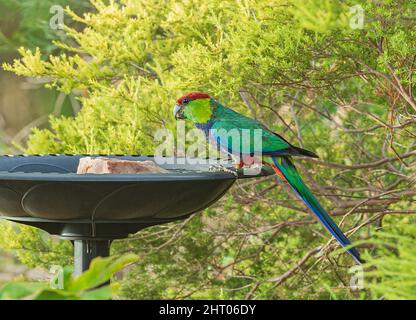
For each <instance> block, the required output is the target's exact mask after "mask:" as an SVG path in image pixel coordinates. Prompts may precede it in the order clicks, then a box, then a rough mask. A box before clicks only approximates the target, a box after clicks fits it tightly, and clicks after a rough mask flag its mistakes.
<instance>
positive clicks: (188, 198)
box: [0, 155, 272, 274]
mask: <svg viewBox="0 0 416 320" xmlns="http://www.w3.org/2000/svg"><path fill="white" fill-rule="evenodd" d="M85 156H87V155H31V156H26V155H16V156H0V218H2V219H6V220H10V221H14V222H17V223H22V224H26V225H30V226H33V227H37V228H40V229H43V230H45V231H47V232H48V233H50V234H53V235H59V236H60V237H61V238H63V239H68V240H71V241H72V242H73V244H74V261H75V273H76V274H79V273H81V272H83V271H84V270H86V269H88V267H89V264H90V262H91V260H92V259H93V258H95V257H97V256H108V255H109V246H110V244H111V241H112V240H114V239H121V238H126V237H127V236H128V235H129V234H131V233H135V232H137V231H139V230H141V229H143V228H146V227H149V226H153V225H158V224H163V223H167V222H171V221H176V220H180V219H185V218H187V217H189V216H190V215H191V214H193V213H195V212H198V211H200V210H202V209H205V208H207V207H209V206H210V205H212V204H214V203H215V202H216V201H217V200H219V199H220V198H221V197H222V196H223V195H224V194H225V193H226V191H227V190H228V189H229V188H230V187H231V186H232V184H233V183H234V182H235V180H236V179H238V178H244V177H258V176H263V175H269V174H271V173H272V171H269V170H265V169H262V171H261V172H260V173H259V174H257V175H251V176H243V175H242V174H239V176H238V177H237V176H235V175H233V174H232V173H229V172H223V171H220V172H212V171H209V167H210V165H209V164H204V165H189V164H180V163H181V161H178V160H179V159H180V158H171V159H172V160H173V163H174V164H165V165H161V167H163V168H165V169H167V170H168V171H169V172H168V173H148V174H101V175H97V174H85V175H78V174H76V171H77V167H78V162H79V159H80V158H81V157H85ZM103 156H105V157H111V158H117V159H123V160H141V161H143V160H152V159H153V157H152V156H108V155H103ZM182 160H183V158H182ZM229 166H231V163H230V165H229Z"/></svg>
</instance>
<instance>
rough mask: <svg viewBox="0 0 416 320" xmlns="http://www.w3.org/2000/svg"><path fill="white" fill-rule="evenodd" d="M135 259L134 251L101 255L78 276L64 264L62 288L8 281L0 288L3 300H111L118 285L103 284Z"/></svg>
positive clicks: (38, 283)
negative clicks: (104, 256) (131, 252)
mask: <svg viewBox="0 0 416 320" xmlns="http://www.w3.org/2000/svg"><path fill="white" fill-rule="evenodd" d="M136 260H137V257H136V256H135V255H132V254H128V255H124V256H121V257H118V258H115V257H107V258H101V257H98V258H95V259H94V260H93V261H92V262H91V266H90V268H89V269H88V270H87V271H85V272H84V273H83V274H81V275H79V276H77V277H73V276H72V273H73V269H72V267H65V268H64V269H63V286H64V287H63V288H62V289H54V288H52V287H51V285H50V284H49V283H44V282H23V281H12V282H8V283H7V284H5V285H4V286H3V287H1V288H0V300H8V299H14V300H15V299H24V300H109V299H111V298H112V297H113V296H114V295H115V294H116V292H117V287H118V286H117V285H116V284H112V285H103V286H100V285H102V284H104V283H106V282H107V281H109V280H110V278H111V276H112V275H113V274H114V273H116V272H118V271H120V270H122V269H123V268H124V267H125V266H127V265H128V264H131V263H132V262H135V261H136ZM98 286H100V287H98Z"/></svg>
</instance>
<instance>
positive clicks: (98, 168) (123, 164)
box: [77, 157, 168, 174]
mask: <svg viewBox="0 0 416 320" xmlns="http://www.w3.org/2000/svg"><path fill="white" fill-rule="evenodd" d="M167 172H168V171H167V170H165V169H163V168H161V167H159V166H158V165H157V164H156V163H154V162H153V161H151V160H145V161H130V160H119V159H114V158H105V157H96V158H93V157H84V158H81V159H79V164H78V170H77V174H88V173H94V174H117V173H118V174H120V173H133V174H136V173H137V174H140V173H167Z"/></svg>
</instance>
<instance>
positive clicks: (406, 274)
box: [0, 0, 416, 299]
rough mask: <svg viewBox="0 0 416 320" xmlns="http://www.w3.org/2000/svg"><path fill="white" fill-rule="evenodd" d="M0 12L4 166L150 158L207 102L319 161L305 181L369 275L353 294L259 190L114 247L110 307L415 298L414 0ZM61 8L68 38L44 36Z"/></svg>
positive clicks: (60, 248) (28, 233) (47, 248)
mask: <svg viewBox="0 0 416 320" xmlns="http://www.w3.org/2000/svg"><path fill="white" fill-rule="evenodd" d="M1 3H2V6H5V7H6V8H7V10H8V11H9V12H10V13H14V17H15V18H12V16H13V15H12V14H10V15H7V16H6V17H4V18H1V19H2V20H0V27H1V29H0V30H1V32H2V35H1V36H0V37H1V41H2V42H1V46H0V48H1V50H2V51H1V52H2V61H3V62H5V63H4V64H3V68H4V69H5V70H7V71H12V72H5V71H3V72H2V73H1V74H0V75H1V81H2V82H4V85H3V86H1V88H0V90H1V92H0V96H1V101H0V103H1V104H0V132H1V137H2V138H1V141H2V148H3V149H2V152H21V151H22V150H23V151H24V152H29V153H144V154H150V153H152V152H153V150H154V147H155V141H154V139H153V132H154V131H155V130H156V129H158V128H168V129H173V130H174V129H175V126H176V123H175V121H174V119H172V118H171V117H170V114H171V108H172V105H173V102H174V101H175V100H176V98H177V97H178V96H180V95H181V94H182V93H183V92H186V91H196V90H202V91H207V92H210V93H211V94H212V95H213V96H215V97H216V98H218V100H219V101H221V102H223V103H224V104H226V105H228V106H231V107H233V108H235V109H236V110H239V111H240V112H243V113H245V114H247V115H249V116H252V117H255V118H257V119H259V120H260V121H262V122H264V123H265V124H266V125H267V126H268V127H270V128H271V129H273V130H274V131H276V132H278V133H281V134H282V135H284V136H285V137H286V138H287V139H288V140H290V141H291V142H292V143H294V144H297V145H299V146H302V147H304V148H306V149H309V150H312V151H315V152H316V153H317V154H318V155H319V156H320V160H314V159H299V160H298V161H297V163H298V166H299V169H300V171H302V173H303V175H304V176H305V179H306V181H307V182H308V183H309V184H310V185H311V187H312V189H313V191H314V193H316V194H317V195H319V199H320V201H322V203H323V204H324V205H325V207H326V208H328V211H329V212H331V213H332V214H333V215H334V218H335V219H336V220H337V222H338V223H340V224H341V225H342V228H343V229H345V230H348V233H349V234H350V236H351V238H352V239H353V240H354V241H355V242H356V243H358V244H359V246H360V249H361V251H363V252H364V258H366V259H367V261H368V264H367V265H366V271H365V273H364V276H365V277H364V288H361V289H359V290H354V288H352V287H351V286H350V281H351V279H352V275H351V269H350V267H351V266H352V265H353V264H352V261H351V259H350V257H349V256H348V255H346V254H345V253H344V252H343V250H339V248H337V245H336V244H335V243H334V242H332V241H331V239H330V238H329V237H328V235H327V234H325V233H324V232H323V230H322V228H321V226H320V225H318V224H316V223H315V221H314V220H312V219H311V218H310V216H309V215H308V211H307V209H306V208H304V207H303V206H302V205H301V204H300V203H298V202H297V200H296V199H295V198H294V197H292V196H291V194H290V193H289V194H288V193H287V191H288V190H287V186H286V185H285V184H283V183H281V182H280V181H279V180H278V179H276V177H267V178H262V179H260V180H258V181H255V182H253V181H249V182H242V183H238V184H237V185H236V186H235V187H234V188H233V190H232V191H231V192H230V193H229V194H228V195H227V196H226V197H224V198H223V199H222V200H221V201H220V202H219V203H218V204H216V205H215V206H214V207H212V208H210V209H207V210H205V211H204V212H203V213H202V214H198V215H195V216H193V217H191V218H189V219H187V220H185V221H184V222H180V223H176V224H168V225H163V226H158V227H152V228H148V229H146V230H144V231H142V232H140V233H138V234H136V235H134V236H132V237H131V238H130V239H128V240H120V241H116V242H115V243H114V244H113V246H112V251H113V253H114V254H121V253H125V252H134V253H135V254H137V255H138V256H139V260H138V262H136V263H135V264H133V265H132V266H129V268H127V269H126V270H125V271H124V272H123V277H121V279H120V281H121V283H122V293H121V297H122V298H190V299H195V298H208V299H209V298H220V299H221V298H224V299H225V298H231V299H233V298H236V299H237V298H240V299H244V298H246V299H294V298H298V299H328V298H332V299H365V298H375V299H379V298H386V299H395V298H400V299H409V298H415V297H416V272H415V269H414V268H413V265H414V261H415V259H416V253H415V251H414V250H413V249H412V245H411V244H413V243H414V240H415V237H416V235H415V233H414V225H415V218H414V213H416V204H415V200H416V199H415V195H416V190H415V179H416V171H415V163H416V149H415V147H416V143H415V137H416V135H415V133H416V130H415V129H416V102H415V97H414V86H415V82H416V79H415V75H414V70H415V68H416V28H415V23H416V19H415V17H416V13H415V8H416V2H415V1H413V0H411V1H404V0H402V1H390V0H372V1H336V0H326V1H318V0H309V1H301V0H272V1H251V0H247V1H243V0H241V1H240V0H227V1H217V0H213V1H209V2H206V1H201V0H193V1H186V0H184V1H169V0H167V1H164V2H160V1H151V0H138V1H127V0H120V1H98V0H95V1H91V2H88V3H87V2H81V1H19V2H17V1H2V2H1ZM58 3H61V4H63V5H64V4H68V5H69V7H70V8H71V9H70V10H67V11H66V15H65V24H66V26H67V28H66V29H64V30H52V29H51V28H50V27H49V19H50V16H51V14H50V13H49V9H50V7H51V6H52V5H55V4H58ZM357 4H359V5H360V7H356V5H357ZM84 13H85V14H84ZM360 15H361V16H360ZM361 18H362V19H361ZM30 19H32V22H29V21H30ZM361 22H362V25H360V23H361ZM20 46H23V47H24V48H25V49H21V50H20V58H19V59H16V60H14V58H16V57H18V55H17V51H16V49H17V48H18V47H20ZM37 48H38V49H37ZM15 74H17V75H20V76H21V77H16V75H15ZM44 85H45V86H46V87H48V88H49V89H48V90H46V89H44V88H43V86H44ZM50 114H51V116H50V117H49V118H48V116H47V115H50ZM33 127H37V128H36V129H33V130H32V128H33ZM0 232H1V234H2V238H1V239H0V246H1V247H3V248H4V249H9V250H11V251H10V252H15V253H16V254H17V256H18V258H19V261H21V262H22V263H24V265H26V266H28V267H30V268H33V267H36V266H38V267H39V266H41V267H45V268H48V267H49V266H50V265H51V264H64V265H65V264H69V263H71V259H72V258H71V246H70V244H68V243H66V242H58V241H56V240H55V239H53V238H52V237H48V236H47V235H45V234H44V233H43V232H40V231H38V230H36V229H33V228H29V227H20V226H16V225H12V224H6V223H3V224H1V225H0ZM2 261H4V260H2ZM0 268H1V264H0Z"/></svg>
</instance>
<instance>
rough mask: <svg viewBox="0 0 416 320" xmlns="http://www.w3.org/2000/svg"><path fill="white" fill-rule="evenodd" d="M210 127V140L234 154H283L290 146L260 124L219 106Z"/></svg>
mask: <svg viewBox="0 0 416 320" xmlns="http://www.w3.org/2000/svg"><path fill="white" fill-rule="evenodd" d="M212 120H213V122H212V125H211V127H210V129H211V130H210V138H211V139H212V140H214V141H215V142H216V143H218V144H219V145H220V146H221V147H223V148H224V149H225V150H227V151H228V152H230V153H234V154H247V153H250V154H253V153H262V154H279V153H282V154H285V151H289V150H290V149H291V148H292V146H291V145H290V143H289V142H287V141H286V140H285V139H283V138H282V137H280V136H279V135H277V134H275V133H273V132H271V131H270V130H268V129H267V128H266V127H265V126H263V125H262V124H261V123H260V122H258V121H256V120H254V119H251V118H248V117H246V116H244V115H242V114H239V113H237V112H235V111H233V110H231V109H229V108H226V107H223V106H219V107H218V108H217V110H216V112H215V115H214V117H213V119H212Z"/></svg>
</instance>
